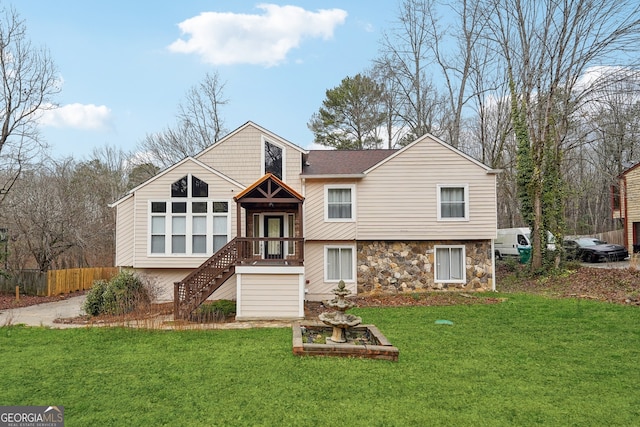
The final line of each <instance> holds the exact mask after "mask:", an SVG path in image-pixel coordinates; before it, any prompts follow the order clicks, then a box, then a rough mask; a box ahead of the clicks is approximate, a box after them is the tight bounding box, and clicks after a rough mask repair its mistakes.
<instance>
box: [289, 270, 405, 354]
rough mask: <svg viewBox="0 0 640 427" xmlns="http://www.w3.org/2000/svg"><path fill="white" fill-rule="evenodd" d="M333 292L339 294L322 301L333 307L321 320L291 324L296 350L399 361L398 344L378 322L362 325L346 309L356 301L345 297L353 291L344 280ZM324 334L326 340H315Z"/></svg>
mask: <svg viewBox="0 0 640 427" xmlns="http://www.w3.org/2000/svg"><path fill="white" fill-rule="evenodd" d="M333 293H334V294H335V296H336V297H335V298H334V299H332V300H330V301H323V304H324V305H325V306H327V307H331V308H333V309H334V311H331V312H325V313H321V314H320V315H319V316H318V320H321V321H322V323H320V322H318V321H315V322H314V321H306V322H304V323H302V324H301V323H299V322H295V323H294V324H293V325H292V329H293V354H295V355H298V356H337V357H364V358H368V359H382V360H391V361H394V362H395V361H397V360H398V354H399V351H398V348H397V347H394V346H393V345H392V344H391V343H390V342H389V340H387V338H386V337H385V336H384V335H382V333H381V332H380V331H379V330H378V328H376V326H375V325H361V324H360V323H361V322H362V319H361V318H360V317H358V316H354V315H353V314H347V313H345V311H346V310H348V309H349V308H351V307H353V306H354V305H355V304H354V303H353V302H352V301H348V300H347V299H345V297H346V296H347V295H349V294H350V293H351V291H349V290H348V289H346V288H345V285H344V282H343V281H342V280H341V281H340V282H339V283H338V287H337V288H336V289H334V290H333ZM330 328H333V330H331V329H330ZM347 331H348V333H347ZM329 332H333V335H332V336H331V337H328V335H329ZM323 337H326V338H324V342H317V341H316V339H317V340H321V339H322V338H323Z"/></svg>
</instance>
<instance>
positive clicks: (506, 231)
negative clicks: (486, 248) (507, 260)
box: [493, 228, 531, 259]
mask: <svg viewBox="0 0 640 427" xmlns="http://www.w3.org/2000/svg"><path fill="white" fill-rule="evenodd" d="M530 234H531V233H530V232H529V229H528V228H500V229H498V237H497V238H496V240H495V241H494V242H493V249H494V251H495V253H496V257H497V258H498V259H502V258H503V257H505V256H520V252H519V251H518V249H531V242H530V241H529V235H530Z"/></svg>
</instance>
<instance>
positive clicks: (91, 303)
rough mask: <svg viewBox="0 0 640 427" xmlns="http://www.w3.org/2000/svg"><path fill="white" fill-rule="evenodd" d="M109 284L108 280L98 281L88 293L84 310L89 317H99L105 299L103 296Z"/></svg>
mask: <svg viewBox="0 0 640 427" xmlns="http://www.w3.org/2000/svg"><path fill="white" fill-rule="evenodd" d="M107 285H108V282H107V281H106V280H96V281H95V282H93V286H92V287H91V289H90V290H89V292H88V293H87V298H86V299H85V300H84V305H83V306H82V308H83V309H84V311H85V312H86V313H87V314H88V315H89V316H97V315H98V314H100V313H101V312H102V306H103V301H104V300H103V298H102V294H104V291H105V290H106V289H107Z"/></svg>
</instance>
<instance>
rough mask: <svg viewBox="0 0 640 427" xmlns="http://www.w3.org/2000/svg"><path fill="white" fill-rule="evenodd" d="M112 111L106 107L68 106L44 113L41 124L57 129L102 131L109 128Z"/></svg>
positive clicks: (76, 104) (88, 105)
mask: <svg viewBox="0 0 640 427" xmlns="http://www.w3.org/2000/svg"><path fill="white" fill-rule="evenodd" d="M110 120H111V109H110V108H108V107H107V106H105V105H94V104H78V103H75V104H67V105H63V106H62V107H58V108H52V109H48V110H44V111H42V115H41V116H40V118H39V123H40V124H41V125H42V126H51V127H56V128H75V129H88V130H101V129H106V128H108V127H109V122H110Z"/></svg>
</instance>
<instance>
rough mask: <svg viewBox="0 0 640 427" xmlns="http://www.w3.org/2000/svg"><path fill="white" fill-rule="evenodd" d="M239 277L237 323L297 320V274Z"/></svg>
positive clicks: (298, 312) (298, 310)
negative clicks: (255, 320)
mask: <svg viewBox="0 0 640 427" xmlns="http://www.w3.org/2000/svg"><path fill="white" fill-rule="evenodd" d="M239 276H240V277H239V279H238V280H239V281H240V288H241V292H242V295H241V298H240V305H241V307H240V308H239V311H238V316H237V318H238V320H242V319H258V318H260V319H285V318H288V319H295V318H300V317H301V313H300V308H299V307H300V297H301V296H300V276H299V275H298V274H241V275H239ZM302 315H303V313H302Z"/></svg>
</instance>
